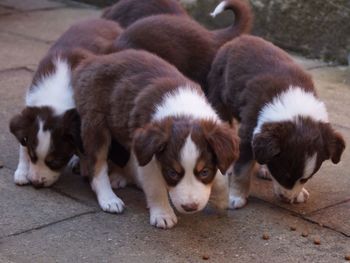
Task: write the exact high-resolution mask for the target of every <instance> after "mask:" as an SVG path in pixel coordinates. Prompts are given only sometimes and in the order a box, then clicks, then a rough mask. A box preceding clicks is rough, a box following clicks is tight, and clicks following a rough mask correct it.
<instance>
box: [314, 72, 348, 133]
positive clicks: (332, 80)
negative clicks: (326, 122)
mask: <svg viewBox="0 0 350 263" xmlns="http://www.w3.org/2000/svg"><path fill="white" fill-rule="evenodd" d="M310 73H311V74H312V76H313V77H314V81H315V86H316V89H317V91H318V93H319V96H320V98H321V99H322V100H324V101H325V104H326V106H327V109H328V111H329V118H330V120H331V122H333V123H336V124H337V125H340V126H343V127H348V128H350V115H349V102H350V67H331V68H319V69H314V70H311V71H310Z"/></svg>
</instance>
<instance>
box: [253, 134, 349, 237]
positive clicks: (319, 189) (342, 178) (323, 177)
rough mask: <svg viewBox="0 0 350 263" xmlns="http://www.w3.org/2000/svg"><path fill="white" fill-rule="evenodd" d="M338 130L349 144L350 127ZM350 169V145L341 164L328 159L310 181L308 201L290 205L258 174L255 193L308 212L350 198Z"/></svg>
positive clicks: (292, 209)
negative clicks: (278, 197) (276, 194)
mask: <svg viewBox="0 0 350 263" xmlns="http://www.w3.org/2000/svg"><path fill="white" fill-rule="evenodd" d="M338 130H339V131H340V132H342V134H343V135H344V137H345V141H346V143H347V145H348V146H349V145H350V131H349V130H348V129H344V128H343V129H342V128H339V129H338ZM349 171H350V148H349V147H347V148H346V149H345V152H344V154H343V156H342V161H341V162H340V163H339V164H337V165H334V164H332V162H330V161H326V162H325V163H323V164H322V167H321V169H320V171H318V173H317V174H316V175H315V176H314V177H313V178H312V179H311V180H310V181H309V182H308V183H307V184H306V189H308V191H309V192H310V198H309V200H308V201H307V202H306V203H304V204H294V205H290V204H285V203H282V202H280V201H279V200H278V199H277V198H276V197H275V196H274V194H273V190H272V182H271V181H266V180H262V179H258V178H255V177H253V178H254V180H253V185H252V195H253V196H256V197H258V198H261V199H263V200H266V201H268V202H271V203H273V204H275V205H278V206H281V207H284V208H286V209H288V210H290V211H294V212H296V213H300V214H307V213H311V212H313V211H316V210H319V209H322V208H325V207H328V206H331V205H335V204H338V203H340V202H342V201H345V200H349V199H350V192H349V189H350V177H349ZM248 205H249V204H248ZM348 231H350V228H349V229H348Z"/></svg>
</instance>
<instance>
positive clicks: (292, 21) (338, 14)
mask: <svg viewBox="0 0 350 263" xmlns="http://www.w3.org/2000/svg"><path fill="white" fill-rule="evenodd" d="M181 1H182V3H183V4H184V5H185V6H186V8H187V9H188V11H189V12H190V13H191V14H192V15H193V16H194V17H195V19H197V20H198V21H200V22H201V23H203V24H205V25H207V26H208V27H211V28H217V27H222V26H225V25H228V24H229V23H231V21H232V19H233V17H232V15H229V14H225V13H224V14H223V15H222V16H218V17H217V18H215V19H213V18H211V17H210V16H209V15H208V14H209V13H210V12H211V11H212V10H213V9H214V8H215V6H216V4H217V3H218V1H217V0H181ZM250 3H251V5H252V7H253V11H254V14H255V23H254V30H253V33H254V34H256V35H259V36H262V37H264V38H265V39H268V40H270V41H272V42H274V43H275V44H277V45H278V46H280V47H282V48H285V49H289V50H291V51H296V52H299V53H301V54H303V55H305V56H308V57H313V58H321V59H323V60H326V61H335V62H338V63H341V64H347V63H349V62H348V59H350V58H349V54H350V0H250ZM226 13H227V12H226Z"/></svg>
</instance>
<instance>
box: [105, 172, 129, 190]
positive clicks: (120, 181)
mask: <svg viewBox="0 0 350 263" xmlns="http://www.w3.org/2000/svg"><path fill="white" fill-rule="evenodd" d="M109 180H110V182H111V186H112V188H113V189H119V188H124V187H125V186H126V185H127V184H128V181H127V180H126V178H125V177H123V176H121V175H119V174H111V175H110V177H109Z"/></svg>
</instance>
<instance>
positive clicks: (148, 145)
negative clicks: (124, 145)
mask: <svg viewBox="0 0 350 263" xmlns="http://www.w3.org/2000/svg"><path fill="white" fill-rule="evenodd" d="M168 137H169V135H168V133H167V132H166V131H164V130H162V129H161V128H160V127H157V126H153V125H149V126H147V127H145V128H140V129H138V130H136V132H135V134H134V141H133V148H134V152H135V155H136V158H137V161H138V162H139V165H141V166H145V165H146V164H148V163H149V162H150V161H151V160H152V158H153V155H155V154H157V153H159V152H161V151H162V150H163V149H164V147H165V145H166V143H167V141H168Z"/></svg>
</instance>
